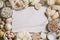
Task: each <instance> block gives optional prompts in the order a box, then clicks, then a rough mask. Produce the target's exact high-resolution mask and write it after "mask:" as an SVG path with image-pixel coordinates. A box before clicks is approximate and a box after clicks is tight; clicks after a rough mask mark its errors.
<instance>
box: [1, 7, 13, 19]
mask: <svg viewBox="0 0 60 40" xmlns="http://www.w3.org/2000/svg"><path fill="white" fill-rule="evenodd" d="M12 14H13V11H12V9H11V8H9V7H4V8H3V9H2V12H1V16H2V17H4V18H10V17H12Z"/></svg>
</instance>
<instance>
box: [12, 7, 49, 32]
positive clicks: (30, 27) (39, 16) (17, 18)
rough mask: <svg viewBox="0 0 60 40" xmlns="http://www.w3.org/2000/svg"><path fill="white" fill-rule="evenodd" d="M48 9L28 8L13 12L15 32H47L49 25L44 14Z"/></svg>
mask: <svg viewBox="0 0 60 40" xmlns="http://www.w3.org/2000/svg"><path fill="white" fill-rule="evenodd" d="M45 11H46V7H41V8H40V9H39V10H35V9H34V7H28V8H26V9H24V10H20V11H15V10H13V16H12V18H13V21H12V26H13V31H14V32H41V31H46V30H45V28H46V24H47V23H48V21H47V18H46V16H45V15H44V12H45Z"/></svg>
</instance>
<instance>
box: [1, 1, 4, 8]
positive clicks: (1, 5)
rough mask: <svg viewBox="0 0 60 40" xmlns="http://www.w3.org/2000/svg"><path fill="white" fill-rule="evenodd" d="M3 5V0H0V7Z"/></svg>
mask: <svg viewBox="0 0 60 40" xmlns="http://www.w3.org/2000/svg"><path fill="white" fill-rule="evenodd" d="M3 5H4V3H3V1H2V0H0V8H2V7H3Z"/></svg>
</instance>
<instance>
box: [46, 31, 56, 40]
mask: <svg viewBox="0 0 60 40" xmlns="http://www.w3.org/2000/svg"><path fill="white" fill-rule="evenodd" d="M47 37H48V39H49V40H56V34H55V33H54V32H49V33H48V34H47Z"/></svg>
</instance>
